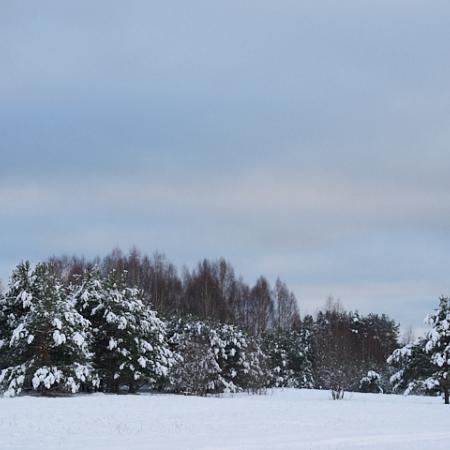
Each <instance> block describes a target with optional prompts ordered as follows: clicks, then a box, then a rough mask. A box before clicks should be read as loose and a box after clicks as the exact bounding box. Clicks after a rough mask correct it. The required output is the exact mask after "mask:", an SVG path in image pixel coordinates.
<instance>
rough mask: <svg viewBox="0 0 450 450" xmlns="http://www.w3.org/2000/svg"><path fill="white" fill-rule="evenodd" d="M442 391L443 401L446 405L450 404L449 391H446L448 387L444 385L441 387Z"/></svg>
mask: <svg viewBox="0 0 450 450" xmlns="http://www.w3.org/2000/svg"><path fill="white" fill-rule="evenodd" d="M443 391H444V402H445V404H446V405H448V404H450V397H449V392H448V387H447V386H446V387H444V388H443Z"/></svg>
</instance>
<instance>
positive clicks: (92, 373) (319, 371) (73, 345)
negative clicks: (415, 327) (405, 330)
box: [0, 250, 399, 396]
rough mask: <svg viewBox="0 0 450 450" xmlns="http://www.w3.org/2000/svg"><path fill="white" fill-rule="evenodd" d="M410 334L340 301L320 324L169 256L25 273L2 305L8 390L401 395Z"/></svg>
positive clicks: (224, 275)
mask: <svg viewBox="0 0 450 450" xmlns="http://www.w3.org/2000/svg"><path fill="white" fill-rule="evenodd" d="M398 340H399V325H398V324H397V322H395V321H394V320H392V319H391V318H389V317H387V316H386V315H378V314H369V315H365V316H364V315H361V314H359V313H358V312H351V311H346V310H345V309H344V308H343V307H342V306H341V305H340V303H339V302H337V301H333V300H332V299H330V300H329V301H328V303H327V305H326V306H325V307H324V308H323V310H322V311H319V312H318V313H317V315H315V316H314V317H313V316H311V315H306V316H304V317H302V318H301V317H300V313H299V308H298V303H297V300H296V298H295V296H294V294H293V293H292V292H291V291H290V290H289V288H288V286H287V285H286V284H285V283H284V282H282V281H281V280H279V279H278V280H277V281H276V283H275V285H274V286H273V287H272V286H271V285H270V283H269V281H268V280H267V279H266V278H265V277H263V276H261V277H260V278H259V279H258V280H257V281H256V282H255V284H254V285H252V286H251V285H248V284H247V283H245V281H244V280H243V279H242V277H239V276H236V275H235V272H234V269H233V267H232V266H231V264H229V263H228V262H226V261H225V260H223V259H219V260H217V261H209V260H206V259H205V260H203V261H201V262H200V263H199V264H198V265H197V266H196V267H195V268H194V269H192V270H188V269H183V270H182V272H181V274H180V273H179V272H178V270H177V268H176V267H175V266H174V265H173V264H172V263H171V262H170V261H168V260H167V259H166V258H165V257H164V256H163V255H161V254H155V255H153V256H152V257H149V256H146V255H141V254H140V253H139V252H138V251H137V250H133V251H131V252H130V253H129V254H123V253H122V252H120V251H119V250H115V251H113V252H112V253H110V254H109V255H107V256H106V257H104V258H101V259H100V258H94V259H92V260H86V259H84V258H78V257H58V258H56V257H53V258H50V260H49V261H47V262H45V263H40V264H38V265H37V266H36V267H35V268H33V267H31V266H30V264H29V263H22V264H20V265H19V266H18V267H17V268H16V269H15V271H14V272H13V274H12V276H11V279H10V282H9V284H8V286H7V287H6V291H5V292H4V293H3V294H2V295H1V297H0V369H1V375H0V389H2V390H3V391H4V392H7V393H9V394H10V395H13V394H16V393H19V392H22V391H33V392H41V393H48V392H52V393H53V392H78V391H84V392H91V391H96V390H100V391H103V392H118V391H120V390H125V391H127V392H136V391H137V390H139V389H141V388H143V387H146V388H149V389H156V390H164V391H170V392H182V393H192V394H209V393H220V392H227V391H228V392H239V391H251V392H260V391H264V390H265V389H267V388H269V387H274V386H277V387H284V386H287V387H316V388H322V389H331V390H333V392H334V393H335V394H336V395H337V396H339V395H342V394H341V393H342V392H343V391H344V390H359V391H365V392H391V391H392V390H393V388H394V385H395V383H394V385H393V384H392V383H391V381H390V380H391V377H392V375H394V374H395V373H396V367H395V365H392V364H387V362H386V360H387V358H388V357H389V356H390V355H391V354H392V353H393V352H394V351H395V349H397V348H398V347H399V342H398Z"/></svg>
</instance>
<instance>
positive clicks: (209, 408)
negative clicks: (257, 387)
mask: <svg viewBox="0 0 450 450" xmlns="http://www.w3.org/2000/svg"><path fill="white" fill-rule="evenodd" d="M449 418H450V407H449V406H446V405H444V404H442V399H440V398H438V397H417V396H410V397H403V396H399V395H379V394H356V393H354V394H352V393H346V397H345V398H344V400H339V401H333V400H330V393H329V392H328V391H317V390H305V389H284V390H281V389H275V390H272V391H269V392H268V393H267V394H266V395H246V394H239V395H234V396H223V397H220V398H217V397H206V398H205V397H187V396H182V395H163V394H161V395H158V394H141V395H104V394H93V395H78V396H75V397H72V398H69V397H66V398H42V397H27V396H24V397H19V398H12V399H6V398H5V399H1V400H0V448H1V449H2V450H39V449H46V450H56V449H58V450H61V449H71V450H123V449H129V450H148V449H155V450H165V449H171V450H172V449H173V450H189V449H192V450H206V449H208V450H244V449H248V450H262V449H274V450H275V449H313V450H316V449H317V450H318V449H321V450H331V449H370V448H371V449H396V450H398V449H405V450H406V449H408V450H413V449H417V450H424V449H433V450H440V449H442V450H443V449H448V448H449V442H450V429H449V427H448V423H449Z"/></svg>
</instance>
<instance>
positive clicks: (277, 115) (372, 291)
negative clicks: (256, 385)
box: [0, 0, 450, 330]
mask: <svg viewBox="0 0 450 450" xmlns="http://www.w3.org/2000/svg"><path fill="white" fill-rule="evenodd" d="M449 20H450V3H448V2H447V1H441V0H435V1H433V2H432V4H431V3H430V2H425V1H415V0H408V1H406V0H405V1H403V0H401V1H399V0H389V1H387V0H378V1H376V2H374V1H366V0H348V1H347V0H343V1H337V0H334V1H333V0H328V1H325V0H314V1H313V0H311V1H299V0H295V1H294V0H278V1H267V0H248V1H247V0H240V1H233V0H228V1H218V2H211V1H206V0H205V1H197V0H191V1H189V2H186V1H133V0H130V1H128V2H122V1H112V0H108V1H106V0H96V1H92V0H91V1H84V0H80V1H77V2H60V1H46V0H41V1H39V2H26V1H21V0H0V67H1V70H0V279H2V281H3V285H6V284H7V279H8V277H9V274H10V272H11V270H12V268H13V267H14V265H16V264H17V263H18V262H20V261H21V260H22V259H30V260H32V261H33V262H36V261H38V260H42V259H46V258H47V257H48V256H50V255H60V254H66V253H68V254H72V253H75V254H78V255H85V256H86V257H92V256H94V255H97V254H100V255H104V254H106V253H107V252H109V251H110V250H112V249H113V248H114V247H120V248H122V249H123V250H125V251H127V250H128V249H130V248H131V247H132V246H134V245H135V246H137V247H138V248H139V249H140V250H141V251H143V252H146V253H152V252H154V251H155V250H158V251H161V252H164V253H165V254H166V255H167V257H168V258H169V259H170V260H172V261H173V262H174V263H176V264H177V265H178V266H179V267H181V266H183V265H187V266H189V267H192V266H193V265H194V264H195V263H196V262H197V261H199V260H200V259H202V258H204V257H208V258H211V259H215V258H218V257H225V258H226V259H227V260H229V261H230V262H231V263H232V264H233V265H234V267H235V270H236V272H238V273H240V274H242V275H243V276H244V278H245V279H246V280H247V281H249V282H253V281H254V280H255V279H256V278H257V277H258V275H260V274H264V275H266V276H267V277H268V278H269V279H270V280H271V281H272V282H274V281H275V279H276V277H277V276H280V277H281V278H282V279H283V280H285V281H286V282H287V283H288V285H289V286H290V288H291V289H293V291H294V292H295V294H296V297H297V299H298V301H299V306H300V311H301V313H303V314H304V313H306V312H310V313H311V312H314V311H315V310H317V308H319V307H321V306H322V305H323V304H324V303H325V300H326V298H327V296H328V295H330V294H331V295H333V296H335V297H338V298H340V299H341V301H342V303H343V304H344V305H345V306H346V307H347V308H349V309H353V310H355V309H358V310H359V311H361V312H363V313H368V312H376V313H387V314H389V315H391V316H392V317H394V318H395V319H397V320H398V321H400V323H401V324H402V326H403V327H407V326H409V325H412V326H414V327H416V328H417V330H420V329H421V327H422V324H423V318H424V316H425V315H426V314H427V313H428V312H431V310H432V309H433V308H434V307H435V306H436V305H437V301H438V297H439V296H440V295H441V294H450V289H449V282H448V281H449V277H448V274H449V266H450V255H449V252H448V249H449V248H450V177H449V175H448V169H449V167H450V146H449V144H450V44H449V43H450V27H449V26H448V23H449Z"/></svg>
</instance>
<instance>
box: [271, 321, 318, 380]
mask: <svg viewBox="0 0 450 450" xmlns="http://www.w3.org/2000/svg"><path fill="white" fill-rule="evenodd" d="M263 342H264V352H265V353H266V355H267V361H268V366H269V369H270V385H271V386H274V387H294V388H311V387H312V386H313V384H314V382H313V375H312V361H311V356H312V354H311V345H310V333H309V331H308V330H306V329H304V330H300V331H296V330H290V331H283V330H280V329H279V330H276V331H273V332H270V333H266V334H265V336H264V340H263Z"/></svg>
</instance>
